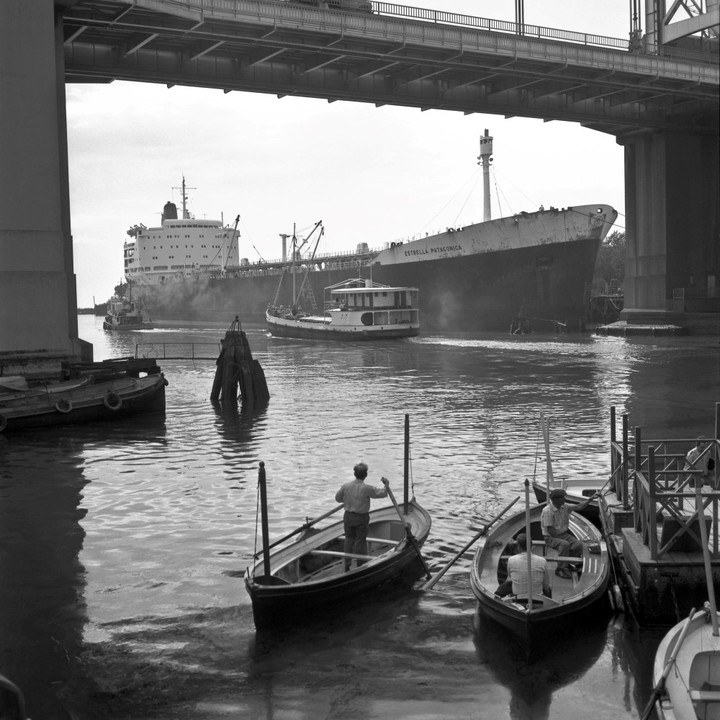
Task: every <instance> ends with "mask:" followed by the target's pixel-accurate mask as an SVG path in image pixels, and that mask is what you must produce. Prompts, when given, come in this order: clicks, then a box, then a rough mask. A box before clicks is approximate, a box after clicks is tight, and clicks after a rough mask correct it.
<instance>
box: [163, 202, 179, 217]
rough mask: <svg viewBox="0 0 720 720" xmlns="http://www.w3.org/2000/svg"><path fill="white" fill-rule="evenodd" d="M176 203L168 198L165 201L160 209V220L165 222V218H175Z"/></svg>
mask: <svg viewBox="0 0 720 720" xmlns="http://www.w3.org/2000/svg"><path fill="white" fill-rule="evenodd" d="M177 219H178V216H177V205H176V204H175V203H174V202H170V201H169V200H168V201H167V202H166V203H165V207H164V208H163V211H162V221H163V222H165V220H177Z"/></svg>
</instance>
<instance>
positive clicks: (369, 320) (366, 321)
mask: <svg viewBox="0 0 720 720" xmlns="http://www.w3.org/2000/svg"><path fill="white" fill-rule="evenodd" d="M360 322H361V323H362V324H363V325H372V324H373V314H372V313H371V312H366V313H363V314H362V315H361V316H360Z"/></svg>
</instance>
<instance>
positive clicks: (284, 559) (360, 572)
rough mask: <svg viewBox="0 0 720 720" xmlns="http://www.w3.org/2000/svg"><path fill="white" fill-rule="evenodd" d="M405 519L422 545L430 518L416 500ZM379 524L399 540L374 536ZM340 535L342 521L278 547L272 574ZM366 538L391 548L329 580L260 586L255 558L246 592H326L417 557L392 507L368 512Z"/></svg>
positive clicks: (257, 594)
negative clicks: (388, 529)
mask: <svg viewBox="0 0 720 720" xmlns="http://www.w3.org/2000/svg"><path fill="white" fill-rule="evenodd" d="M405 518H406V519H407V520H408V522H409V523H410V528H411V532H412V533H413V535H414V537H415V539H416V541H417V542H418V544H419V545H422V543H423V542H424V541H425V539H426V538H427V536H428V534H429V532H430V526H431V519H430V515H429V513H428V512H427V511H426V510H425V509H424V508H422V507H421V506H420V505H419V504H418V503H417V502H416V501H414V500H411V501H410V502H409V503H408V513H407V515H405ZM381 522H382V523H388V524H389V526H390V527H392V528H393V529H394V530H396V531H397V532H396V533H395V534H396V535H397V536H398V537H395V538H392V537H388V538H378V537H375V536H374V534H373V528H374V526H377V525H378V524H379V523H381ZM343 536H344V526H343V522H342V521H340V522H336V523H333V524H332V525H330V526H328V527H326V528H323V529H321V530H317V531H316V532H314V533H312V534H310V535H306V536H305V537H302V538H300V539H296V540H295V541H294V542H292V543H291V544H290V545H287V546H283V547H280V548H279V549H277V550H275V551H274V552H272V553H270V564H271V575H272V576H273V577H275V578H277V577H278V573H279V572H280V571H281V570H283V569H284V568H286V567H287V566H289V565H290V564H292V563H294V562H296V561H299V560H300V559H302V558H303V557H306V556H307V555H309V554H311V553H312V552H313V551H314V550H318V549H319V548H321V547H322V546H323V545H327V544H328V543H330V542H332V541H335V540H339V539H342V537H343ZM368 536H369V537H368V541H369V544H370V545H372V544H379V542H378V541H380V540H382V541H383V542H384V543H385V544H386V545H388V546H390V547H388V548H386V549H385V550H383V552H381V553H379V554H377V555H374V556H373V557H372V558H371V559H368V561H367V562H366V563H364V564H363V565H360V566H358V567H352V568H351V569H350V570H349V571H348V572H342V571H339V572H337V573H336V574H333V575H332V576H331V577H329V578H319V577H318V578H316V579H312V578H304V579H301V580H298V581H296V582H293V583H286V584H280V585H275V584H266V583H259V582H257V581H256V579H255V578H256V576H257V573H258V571H260V572H262V560H261V559H258V560H256V561H255V562H254V563H253V564H252V565H251V566H249V567H248V568H246V570H245V584H246V587H247V589H248V593H249V594H250V596H251V597H253V598H261V596H262V595H274V596H278V597H279V596H283V595H288V596H290V595H304V594H307V593H312V592H315V591H316V590H317V589H318V588H319V589H321V590H323V591H327V590H328V589H332V588H335V587H336V586H343V585H354V584H355V583H356V582H361V581H362V580H363V579H364V578H365V576H372V575H374V574H375V573H376V572H379V573H385V572H386V570H387V567H388V566H392V568H393V571H394V569H395V565H398V564H401V565H405V564H407V563H409V562H411V561H412V560H413V559H414V558H415V557H416V552H415V549H414V548H413V547H412V545H411V543H410V542H409V541H408V538H407V536H406V535H405V533H404V528H403V526H402V523H401V522H400V519H399V517H398V515H397V512H396V510H395V508H394V507H392V506H388V507H382V508H378V509H375V510H371V511H370V530H369V532H368ZM341 555H342V553H339V554H338V562H339V563H341V562H342V557H341Z"/></svg>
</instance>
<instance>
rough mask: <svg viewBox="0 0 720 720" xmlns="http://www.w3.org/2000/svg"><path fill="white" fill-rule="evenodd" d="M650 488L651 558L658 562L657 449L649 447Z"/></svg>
mask: <svg viewBox="0 0 720 720" xmlns="http://www.w3.org/2000/svg"><path fill="white" fill-rule="evenodd" d="M648 486H649V488H650V507H649V517H648V523H649V526H650V557H651V558H652V559H653V560H657V502H656V500H657V488H656V486H655V448H654V447H652V446H649V447H648Z"/></svg>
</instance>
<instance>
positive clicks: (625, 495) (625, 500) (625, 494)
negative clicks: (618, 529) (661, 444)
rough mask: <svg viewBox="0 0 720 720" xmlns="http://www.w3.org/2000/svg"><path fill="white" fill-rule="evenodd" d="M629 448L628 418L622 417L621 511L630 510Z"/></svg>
mask: <svg viewBox="0 0 720 720" xmlns="http://www.w3.org/2000/svg"><path fill="white" fill-rule="evenodd" d="M629 453H630V448H629V447H628V416H627V415H623V469H622V504H623V510H628V509H629V508H630V499H629V492H630V488H629V485H630V480H629V478H628V460H629V458H628V455H629Z"/></svg>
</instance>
